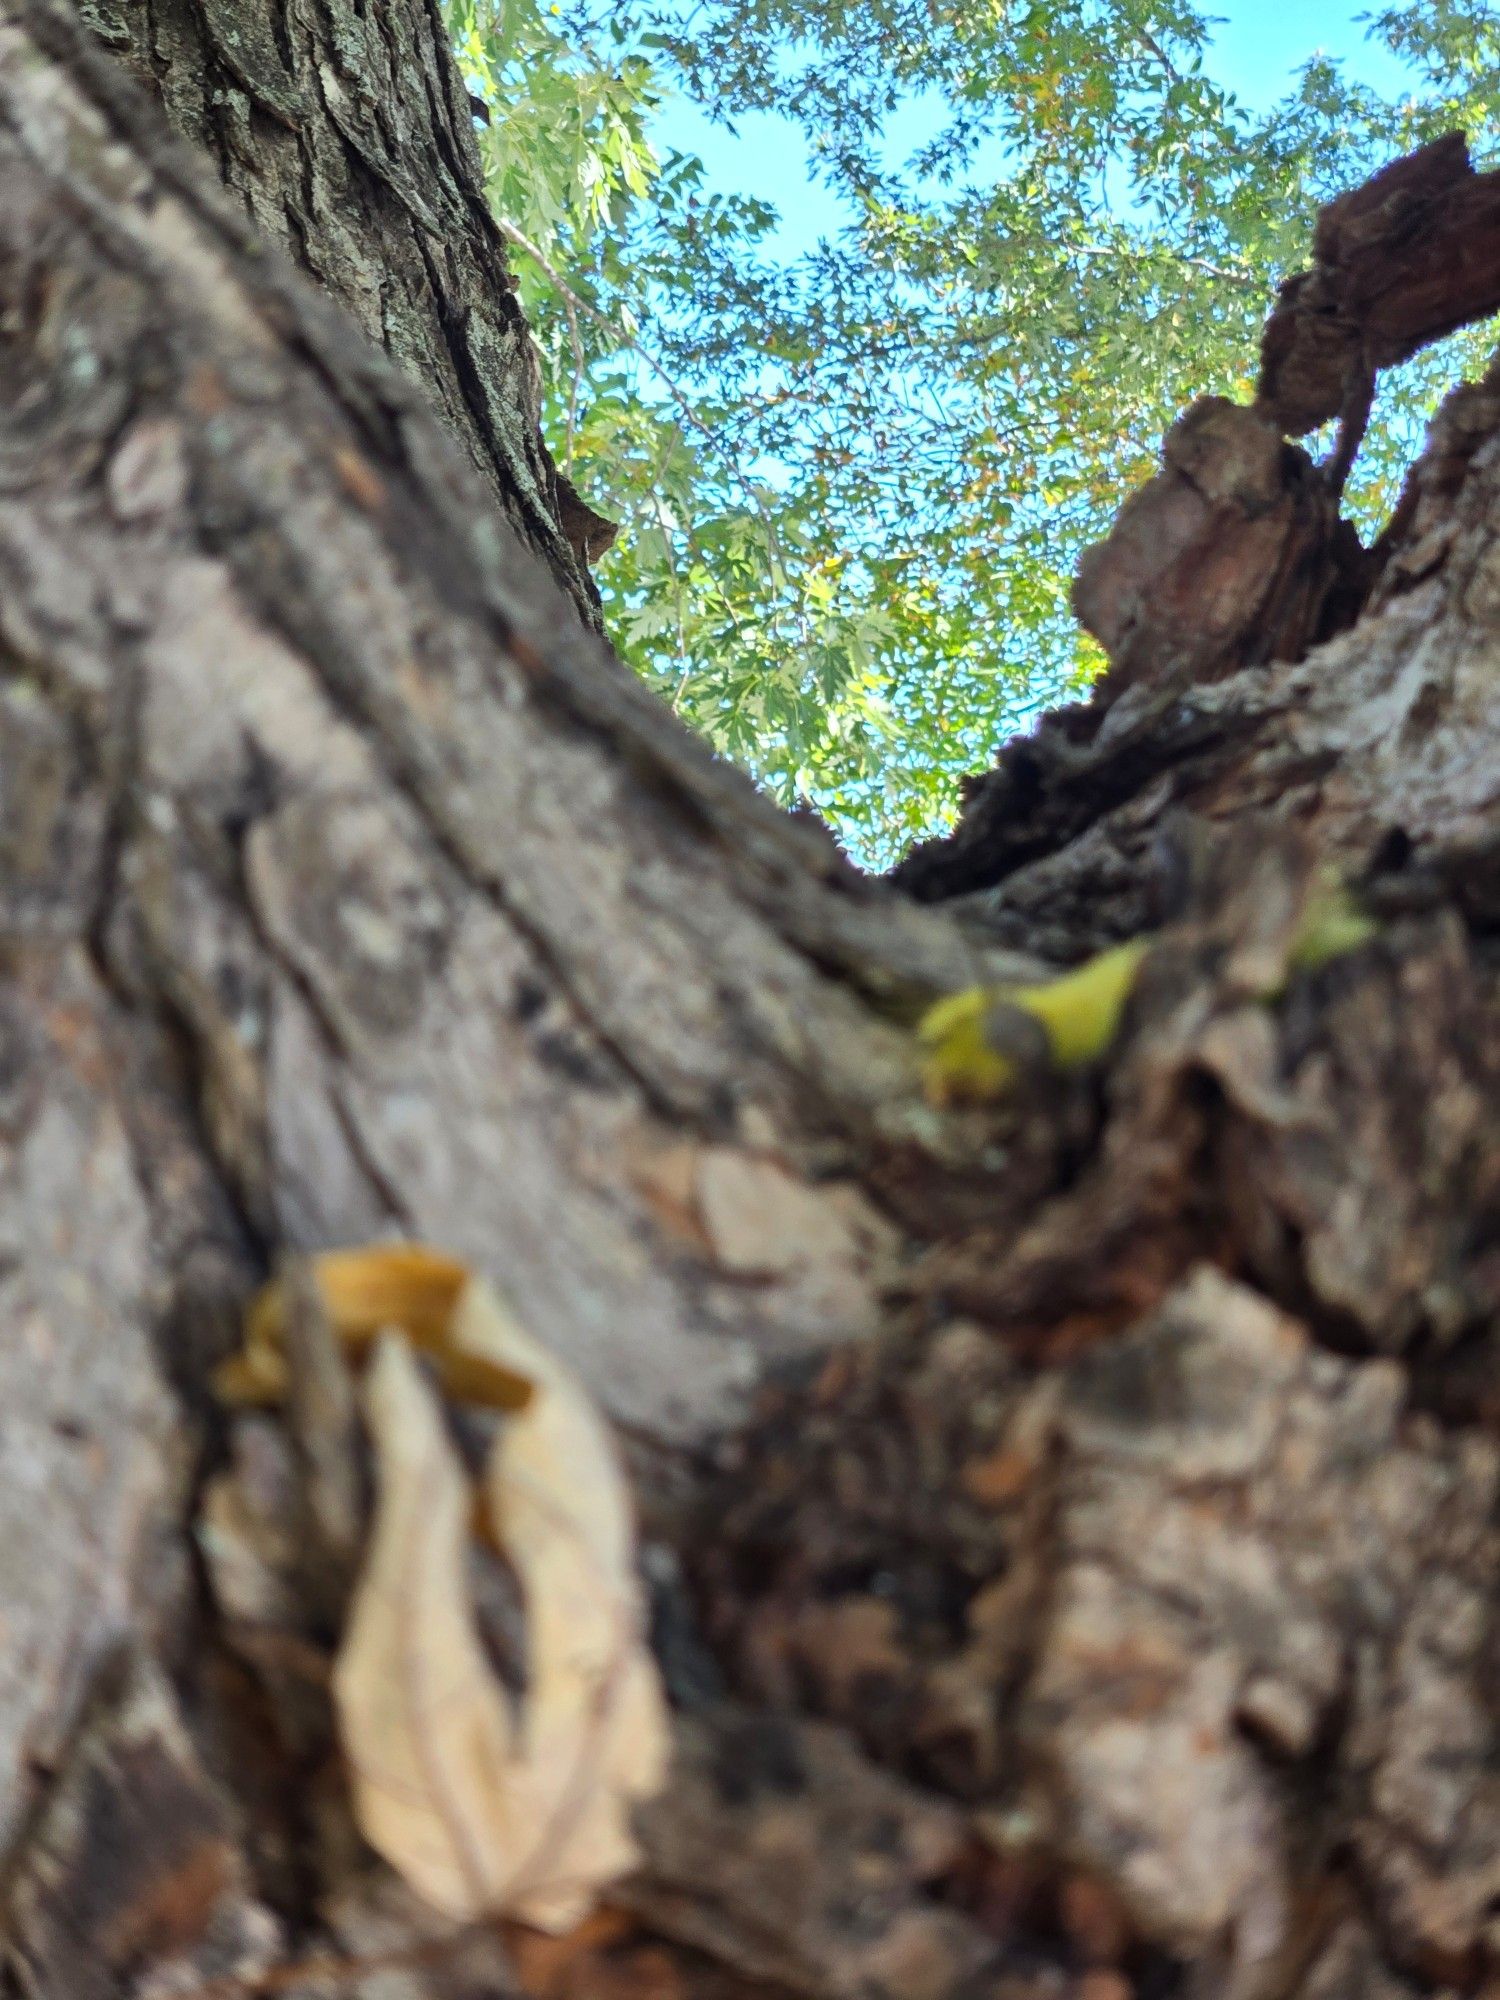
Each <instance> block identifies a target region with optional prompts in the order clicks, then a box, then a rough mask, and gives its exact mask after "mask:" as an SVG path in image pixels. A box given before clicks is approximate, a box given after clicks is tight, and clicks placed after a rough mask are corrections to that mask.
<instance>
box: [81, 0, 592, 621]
mask: <svg viewBox="0 0 1500 2000" xmlns="http://www.w3.org/2000/svg"><path fill="white" fill-rule="evenodd" d="M78 12H79V14H80V16H81V18H82V19H83V20H84V21H85V22H86V23H87V24H88V26H89V27H90V28H91V29H92V30H93V32H94V33H95V34H96V35H98V36H99V38H100V39H101V40H102V41H103V42H104V43H105V44H106V46H107V47H108V48H109V49H110V50H111V51H112V52H113V53H114V54H115V55H116V56H117V57H118V58H120V60H121V61H123V62H124V63H125V64H126V65H127V66H128V67H129V68H130V70H131V71H132V72H133V73H134V75H135V76H136V77H137V79H138V80H139V81H140V82H142V83H143V84H144V85H145V86H146V87H147V88H148V89H149V90H150V91H151V92H152V94H153V95H154V96H155V97H157V98H158V99H159V100H160V102H161V104H162V107H163V109H164V110H165V111H166V113H167V115H168V117H169V118H170V119H171V121H172V124H173V125H174V126H175V127H176V129H177V131H178V132H180V133H182V134H183V136H184V137H186V138H187V139H189V140H191V141H192V143H193V144H194V145H195V146H197V147H199V148H200V149H201V150H202V151H203V152H204V153H206V154H207V155H208V156H209V158H210V159H212V160H213V162H214V164H215V165H216V166H217V168H218V171H219V177H220V179H221V180H222V181H223V183H224V185H225V187H226V188H227V189H228V190H229V191H230V193H231V194H232V195H233V197H234V198H235V200H236V202H237V203H238V204H240V205H241V206H242V208H243V211H244V213H245V214H246V215H247V216H248V218H249V220H250V222H251V223H252V225H253V227H254V230H255V233H256V235H257V236H258V237H259V238H260V239H261V240H262V241H263V242H265V243H268V244H274V245H276V246H277V247H278V248H279V249H281V250H284V251H286V252H287V253H288V254H289V255H290V256H292V257H293V258H294V259H295V260H296V261H297V262H298V263H299V264H300V265H301V266H302V267H303V269H304V270H306V271H307V272H309V273H310V274H311V276H312V277H314V278H315V279H316V280H317V281H318V283H319V284H320V285H321V286H322V288H323V289H324V290H325V291H326V292H327V293H328V294H329V295H330V296H331V297H332V298H333V299H335V300H336V301H337V302H338V304H339V305H340V306H342V307H343V309H344V311H345V312H346V313H348V314H349V316H350V317H351V318H352V319H353V321H354V322H355V324H356V325H357V326H358V327H359V328H360V329H361V331H362V332H363V333H364V334H365V335H366V337H367V338H368V339H369V341H370V342H371V343H372V345H374V346H376V347H380V348H383V349H384V350H385V352H386V353H387V354H388V355H389V356H390V357H391V359H392V360H393V361H394V362H395V363H396V364H397V366H398V367H399V368H400V369H401V371H402V373H403V374H404V375H405V376H406V378H407V380H408V382H410V383H412V384H414V385H415V386H416V387H417V388H418V390H419V391H420V392H421V394H422V395H423V396H424V397H426V398H427V399H429V400H430V402H431V403H432V405H433V407H434V408H435V409H436V410H437V412H438V414H439V416H440V417H441V418H442V420H443V422H444V424H445V425H446V426H447V428H448V430H449V432H450V433H451V434H452V435H453V436H454V437H455V438H457V439H458V441H459V444H460V445H461V447H462V448H463V450H464V452H465V453H466V455H467V456H468V457H469V459H470V460H471V461H472V463H473V464H474V465H475V466H476V467H477V468H478V469H479V471H480V472H481V473H482V474H483V476H484V478H485V479H486V481H487V482H488V484H489V486H490V488H491V490H492V492H493V493H494V494H495V495H496V497H498V499H499V501H500V504H501V507H502V508H503V509H504V512H505V515H506V518H507V519H508V520H509V521H510V523H511V525H512V527H514V528H515V529H516V531H517V533H518V534H519V535H520V536H521V538H522V539H523V540H524V541H525V542H526V544H527V546H528V547H530V548H531V549H533V550H535V552H536V553H537V554H538V555H539V556H540V557H541V558H542V560H543V561H544V562H545V563H546V564H547V567H548V568H549V570H550V571H551V573H552V575H553V577H554V579H555V580H556V581H557V583H558V584H559V585H560V587H561V588H562V589H563V590H564V591H566V592H567V593H568V594H569V595H570V596H571V597H572V598H573V600H574V602H575V603H576V604H577V605H578V608H579V610H580V611H581V612H582V614H583V616H584V618H585V620H586V622H588V623H589V624H591V625H594V626H597V625H598V622H599V612H598V603H599V599H598V593H597V591H596V590H595V589H594V586H593V584H592V582H591V580H590V578H589V573H588V555H589V553H590V551H589V550H588V548H587V546H586V539H587V533H588V525H589V523H591V522H592V523H593V524H594V527H595V531H596V532H597V531H598V530H600V529H602V527H603V526H604V525H605V524H603V523H601V522H600V521H599V517H598V516H596V515H594V514H593V513H592V512H591V510H589V509H587V508H583V507H582V503H581V502H580V501H579V499H578V496H577V495H576V494H575V493H574V492H573V489H572V487H571V485H570V484H569V483H568V482H567V481H566V480H565V479H562V478H561V477H560V476H559V474H558V473H557V471H556V468H555V467H554V466H553V463H552V460H551V458H550V456H549V455H548V452H547V449H546V446H545V445H544V444H543V442H542V436H541V432H540V429H539V427H538V426H539V419H540V415H541V385H540V378H539V375H538V370H537V363H536V358H535V355H534V352H533V349H532V342H531V335H530V333H529V331H528V329H527V326H526V323H525V320H524V318H523V317H522V314H521V309H520V306H519V304H518V303H517V300H516V297H515V291H514V286H513V282H512V280H511V277H510V274H509V270H508V267H507V252H506V247H505V242H504V239H503V238H502V236H501V234H500V231H499V229H498V227H497V226H496V224H495V221H494V218H493V217H492V215H491V214H490V211H489V206H488V202H487V199H486V195H485V190H484V175H483V170H482V167H481V164H480V159H479V152H478V148H477V145H476V143H475V139H474V130H473V117H472V112H471V108H470V103H469V97H468V93H467V92H466V91H465V90H464V88H463V84H462V80H461V79H460V77H459V74H458V69H457V65H456V64H455V62H454V59H453V54H452V51H451V49H450V47H449V43H448V37H447V31H446V28H445V26H444V22H443V17H442V10H441V8H440V7H438V6H437V5H435V4H429V0H381V4H380V5H378V6H371V7H368V8H361V7H352V6H348V5H343V4H338V3H337V0H332V4H328V5H322V4H318V5H299V6H297V7H283V6H279V5H258V6H244V5H240V4H237V0H153V4H152V5H150V6H141V5H138V4H134V0H86V4H83V5H81V6H80V7H79V10H78ZM580 508H582V512H581V513H580V511H579V510H580Z"/></svg>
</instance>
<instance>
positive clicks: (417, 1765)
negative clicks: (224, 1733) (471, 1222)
mask: <svg viewBox="0 0 1500 2000" xmlns="http://www.w3.org/2000/svg"><path fill="white" fill-rule="evenodd" d="M365 1411H366V1415H367V1418H368V1421H369V1426H370V1435H371V1438H372V1441H373V1443H374V1448H375V1458H376V1463H377V1465H378V1467H379V1478H380V1491H379V1498H378V1502H377V1506H376V1514H375V1527H374V1532H373V1534H372V1535H371V1538H370V1546H369V1550H368V1552H367V1554H366V1557H365V1566H364V1570H363V1572H362V1574H361V1576H360V1580H359V1585H358V1588H357V1590H356V1592H355V1598H354V1606H353V1610H352V1612H351V1614H350V1618H349V1625H348V1629H347V1631H346V1632H345V1634H344V1640H343V1644H342V1646H341V1647H340V1649H339V1656H338V1662H337V1665H336V1667H335V1669H334V1683H333V1688H334V1700H335V1703H336V1705H337V1709H338V1719H339V1733H340V1736H341V1738H342V1740H343V1745H344V1750H345V1754H346V1756H347V1757H348V1760H349V1765H350V1773H351V1783H352V1787H353V1792H354V1805H355V1812H356V1815H357V1817H358V1819H359V1824H360V1827H361V1829H362V1831H363V1832H364V1834H365V1837H366V1839H368V1841H369V1842H370V1844H371V1846H372V1847H374V1848H375V1849H376V1850H377V1851H378V1852H379V1853H381V1854H383V1855H384V1856H385V1858H386V1859H387V1860H388V1861H389V1862H390V1863H391V1864H392V1866H393V1867H394V1868H396V1869H397V1870H398V1872H399V1873H400V1874H401V1875H402V1876H404V1877H405V1879H406V1880H407V1881H408V1882H409V1883H410V1884H411V1886H412V1887H413V1888H414V1889H415V1890H416V1891H417V1893H418V1894H419V1895H421V1896H423V1897H425V1898H426V1900H427V1901H428V1902H429V1903H432V1904H433V1905H434V1906H435V1907H436V1908H438V1909H440V1910H444V1911H446V1912H448V1913H450V1914H451V1915H453V1916H456V1917H469V1916H473V1915H474V1914H475V1913H476V1912H478V1911H480V1910H485V1909H491V1908H495V1907H497V1906H498V1905H499V1904H500V1903H501V1902H502V1901H503V1899H504V1894H505V1889H506V1886H507V1883H508V1880H509V1878H510V1876H511V1875H512V1874H513V1873H514V1870H515V1866H516V1860H517V1850H518V1846H519V1843H520V1841H521V1840H522V1839H524V1837H525V1830H524V1823H523V1822H522V1821H521V1819H520V1816H519V1815H518V1813H517V1811H516V1804H517V1801H516V1800H515V1797H514V1792H513V1788H512V1786H511V1783H510V1770H511V1765H512V1762H513V1760H514V1756H515V1743H514V1735H513V1731H512V1728H511V1716H510V1707H509V1703H508V1701H507V1699H506V1696H505V1692H504V1690H503V1689H502V1688H501V1687H500V1685H499V1683H498V1682H497V1681H496V1679H495V1677H494V1674H493V1673H492V1671H491V1669H490V1666H489V1664H488V1662H487V1661H486V1659H485V1657H484V1650H483V1648H482V1646H481V1644H480V1641H479V1635H478V1633H477V1631H476V1629H475V1625H474V1619H473V1614H472V1611H471V1608H470V1604H469V1596H468V1584H467V1581H466V1577H465V1562H464V1555H465V1549H466V1546H467V1543H468V1537H469V1526H470V1520H471V1517H472V1512H473V1503H472V1498H471V1495H470V1491H469V1482H468V1480H467V1478H466V1477H465V1475H464V1471H463V1468H462V1466H461V1464H460V1462H459V1459H458V1454H457V1453H456V1452H455V1450H454V1448H453V1446H452V1445H451V1444H450V1442H449V1440H448V1436H447V1432H446V1430H445V1428H444V1425H443V1417H442V1410H441V1406H440V1405H439V1403H438V1400H437V1397H436V1396H435V1395H434V1393H433V1392H432V1390H431V1389H430V1388H429V1387H428V1386H427V1383H426V1382H425V1381H424V1380H423V1377H422V1374H421V1371H420V1370H419V1369H418V1367H417V1364H416V1362H415V1360H414V1359H413V1357H412V1353H411V1349H410V1348H409V1347H408V1345H407V1343H406V1341H405V1339H404V1338H403V1337H402V1336H401V1335H399V1334H395V1333H390V1334H386V1335H384V1336H382V1338H381V1339H380V1342H379V1344H378V1346H377V1349H376V1354H375V1359H374V1362H373V1363H372V1365H371V1368H370V1372H369V1375H368V1377H367V1379H366V1383H365Z"/></svg>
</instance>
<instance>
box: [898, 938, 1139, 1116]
mask: <svg viewBox="0 0 1500 2000" xmlns="http://www.w3.org/2000/svg"><path fill="white" fill-rule="evenodd" d="M1149 948H1150V940H1149V939H1147V938H1131V939H1129V940H1128V941H1127V942H1126V943H1125V944H1119V945H1114V946H1112V947H1111V948H1110V949H1109V950H1108V951H1101V952H1100V953H1098V954H1097V956H1096V957H1094V958H1091V959H1089V960H1088V961H1087V962H1086V963H1085V964H1083V965H1080V966H1077V967H1075V968H1074V970H1073V971H1071V972H1065V973H1063V974H1062V975H1061V976H1060V977H1059V978H1057V979H1048V980H1043V981H1041V982H1039V983H1038V984H1036V985H1034V986H971V987H970V988H969V989H968V990H967V991H966V992H963V993H954V994H950V995H949V996H948V997H947V998H946V999H944V1000H939V1001H938V1002H937V1003H936V1004H935V1005H934V1006H932V1007H930V1008H929V1009H928V1010H927V1012H926V1014H925V1015H924V1016H923V1017H922V1020H921V1022H920V1023H919V1024H918V1028H917V1036H918V1039H919V1040H920V1041H921V1042H922V1044H923V1046H924V1047H925V1048H926V1049H927V1050H928V1052H929V1053H928V1055H927V1058H926V1065H925V1075H926V1082H927V1090H928V1094H929V1096H931V1097H932V1098H933V1099H934V1101H936V1102H938V1103H947V1102H950V1101H952V1100H954V1099H958V1098H971V1099H980V1100H983V1099H986V1098H996V1097H1003V1096H1004V1095H1005V1093H1006V1092H1007V1091H1008V1090H1010V1089H1011V1088H1013V1086H1014V1085H1015V1083H1016V1081H1017V1078H1018V1076H1019V1074H1020V1069H1021V1066H1022V1064H1023V1063H1024V1062H1025V1060H1026V1059H1027V1055H1026V1042H1025V1040H1024V1037H1022V1038H1019V1039H1018V1037H1017V1035H1016V1034H1015V1032H1014V1027H1015V1023H1014V1018H1013V1017H1015V1016H1020V1017H1022V1020H1021V1023H1020V1025H1021V1026H1022V1027H1023V1028H1024V1026H1025V1024H1026V1023H1028V1022H1035V1023H1036V1024H1037V1026H1038V1027H1039V1028H1040V1029H1041V1038H1040V1040H1041V1050H1042V1053H1043V1055H1044V1057H1045V1060H1046V1061H1048V1062H1049V1063H1050V1064H1051V1066H1052V1067H1053V1068H1054V1069H1059V1070H1070V1069H1079V1068H1082V1067H1083V1065H1084V1064H1086V1063H1090V1062H1095V1061H1097V1060H1098V1058H1099V1057H1100V1056H1102V1055H1103V1054H1104V1052H1105V1050H1106V1049H1108V1047H1109V1045H1110V1043H1111V1042H1112V1041H1113V1040H1114V1038H1115V1036H1116V1034H1118V1032H1119V1027H1120V1017H1121V1015H1122V1014H1123V1013H1124V1010H1125V1003H1126V1001H1127V1000H1128V999H1129V998H1130V994H1131V991H1132V989H1133V987H1134V985H1135V980H1136V974H1137V973H1138V972H1139V970H1140V966H1141V961H1142V959H1143V958H1144V957H1145V955H1146V953H1147V951H1148V950H1149ZM1008 1017H1009V1018H1008ZM1032 1032H1033V1033H1034V1030H1033V1031H1032Z"/></svg>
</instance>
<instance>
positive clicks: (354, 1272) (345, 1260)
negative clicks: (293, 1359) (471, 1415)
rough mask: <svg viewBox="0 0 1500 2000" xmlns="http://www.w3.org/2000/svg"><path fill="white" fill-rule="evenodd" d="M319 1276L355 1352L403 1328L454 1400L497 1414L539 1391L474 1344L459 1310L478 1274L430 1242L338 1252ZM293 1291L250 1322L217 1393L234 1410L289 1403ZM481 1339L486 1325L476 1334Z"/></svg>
mask: <svg viewBox="0 0 1500 2000" xmlns="http://www.w3.org/2000/svg"><path fill="white" fill-rule="evenodd" d="M313 1276H314V1279H315V1281H316V1283H317V1287H318V1290H319V1292H320V1293H321V1294H322V1300H323V1307H324V1310H325V1311H326V1312H327V1314H328V1319H329V1323H330V1324H331V1326H332V1327H333V1330H334V1332H335V1333H336V1334H337V1335H338V1338H339V1340H340V1342H341V1343H342V1345H343V1347H344V1349H345V1351H346V1353H348V1354H350V1355H351V1356H357V1355H362V1354H364V1353H366V1352H368V1350H369V1348H370V1345H371V1343H372V1342H373V1341H374V1339H375V1337H376V1335H377V1334H379V1333H381V1332H382V1331H383V1330H384V1329H385V1328H386V1327H392V1326H394V1327H399V1328H400V1329H401V1331H402V1332H403V1333H404V1334H405V1335H406V1337H407V1339H408V1340H410V1341H411V1343H412V1345H413V1346H414V1347H419V1348H420V1349H421V1350H422V1352H423V1353H424V1354H430V1355H431V1356H432V1357H433V1359H434V1361H435V1362H436V1363H437V1365H438V1369H439V1371H440V1374H441V1378H442V1385H443V1388H444V1390H445V1391H446V1392H447V1394H448V1395H450V1396H454V1397H457V1398H458V1399H459V1400H461V1401H465V1402H472V1403H483V1404H484V1405H485V1406H486V1407H487V1408H489V1409H496V1410H514V1409H519V1408H520V1407H521V1406H522V1405H523V1404H524V1403H525V1402H526V1400H527V1398H528V1397H529V1396H530V1394H531V1384H530V1383H529V1382H528V1381H526V1380H525V1379H524V1378H523V1377H521V1376H519V1375H517V1374H515V1373H514V1371H513V1370H509V1369H507V1368H505V1367H504V1366H503V1365H502V1364H501V1363H500V1362H499V1361H498V1360H497V1359H496V1357H495V1356H494V1355H492V1354H490V1353H488V1352H486V1350H485V1349H484V1348H482V1347H470V1346H467V1345H465V1333H464V1327H463V1326H462V1325H461V1324H460V1322H459V1319H458V1317H457V1314H456V1311H455V1308H456V1307H457V1305H458V1302H459V1299H460V1298H461V1297H462V1295H463V1292H464V1289H465V1287H466V1286H467V1285H468V1282H469V1267H468V1265H467V1264H462V1263H460V1262H459V1260H458V1259H457V1258H456V1257H448V1256H445V1255H444V1253H443V1252H442V1251H441V1250H433V1249H430V1248H429V1247H428V1246H427V1245H426V1244H424V1243H373V1244H369V1245H367V1246H366V1247H365V1248H364V1249H361V1250H330V1251H328V1252H326V1253H325V1254H324V1255H323V1256H321V1257H316V1258H314V1259H313ZM287 1310H288V1301H287V1286H286V1283H285V1281H284V1280H283V1279H282V1278H277V1279H274V1280H273V1281H272V1282H271V1283H270V1284H269V1285H267V1286H266V1287H265V1288H264V1289H263V1290H262V1291H261V1292H260V1293H259V1294H258V1295H257V1297H256V1298H255V1299H254V1301H253V1302H252V1304H251V1307H250V1310H249V1312H248V1313H247V1314H246V1316H245V1344H244V1347H243V1348H242V1349H241V1350H240V1352H239V1353H238V1354H236V1355H234V1356H232V1357H231V1359H230V1360H228V1361H226V1362H225V1363H224V1365H223V1367H221V1368H220V1370H219V1372H218V1376H217V1379H216V1383H215V1386H216V1388H217V1389H218V1392H219V1394H220V1396H221V1397H222V1398H223V1399H224V1401H225V1402H227V1403H237V1404H267V1403H280V1402H282V1401H284V1400H285V1397H286V1394H287V1387H288V1370H287V1353H286V1324H287ZM472 1330H473V1332H474V1334H475V1337H481V1336H482V1334H483V1331H484V1330H483V1328H482V1327H475V1328H473V1329H472Z"/></svg>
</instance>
